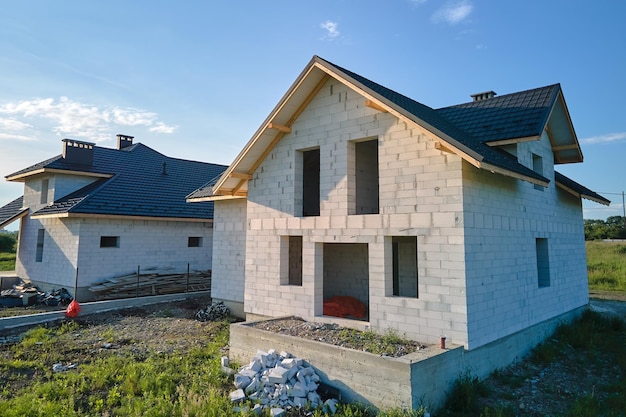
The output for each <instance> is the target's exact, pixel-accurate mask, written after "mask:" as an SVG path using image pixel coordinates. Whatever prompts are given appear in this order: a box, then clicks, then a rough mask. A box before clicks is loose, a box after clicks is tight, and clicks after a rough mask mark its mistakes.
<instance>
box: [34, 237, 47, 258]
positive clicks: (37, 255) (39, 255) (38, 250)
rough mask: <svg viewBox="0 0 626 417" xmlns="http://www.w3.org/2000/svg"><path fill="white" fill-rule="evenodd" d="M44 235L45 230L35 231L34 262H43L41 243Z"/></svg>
mask: <svg viewBox="0 0 626 417" xmlns="http://www.w3.org/2000/svg"><path fill="white" fill-rule="evenodd" d="M45 235H46V229H38V230H37V248H36V250H35V262H42V261H43V241H44V237H45Z"/></svg>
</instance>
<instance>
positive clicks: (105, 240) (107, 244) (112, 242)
mask: <svg viewBox="0 0 626 417" xmlns="http://www.w3.org/2000/svg"><path fill="white" fill-rule="evenodd" d="M100 247H101V248H119V247H120V237H119V236H100Z"/></svg>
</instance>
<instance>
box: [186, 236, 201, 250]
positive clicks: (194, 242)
mask: <svg viewBox="0 0 626 417" xmlns="http://www.w3.org/2000/svg"><path fill="white" fill-rule="evenodd" d="M187 247H188V248H201V247H202V237H201V236H189V237H188V238H187Z"/></svg>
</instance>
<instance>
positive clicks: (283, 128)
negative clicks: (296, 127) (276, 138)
mask: <svg viewBox="0 0 626 417" xmlns="http://www.w3.org/2000/svg"><path fill="white" fill-rule="evenodd" d="M267 128H268V129H276V130H278V131H279V132H283V133H291V128H290V127H289V126H283V125H279V124H276V123H268V124H267Z"/></svg>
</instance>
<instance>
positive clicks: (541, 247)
mask: <svg viewBox="0 0 626 417" xmlns="http://www.w3.org/2000/svg"><path fill="white" fill-rule="evenodd" d="M536 250H537V284H538V286H539V288H543V287H549V286H550V257H549V254H548V239H545V238H537V239H536Z"/></svg>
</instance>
